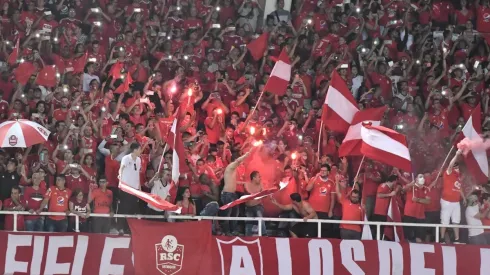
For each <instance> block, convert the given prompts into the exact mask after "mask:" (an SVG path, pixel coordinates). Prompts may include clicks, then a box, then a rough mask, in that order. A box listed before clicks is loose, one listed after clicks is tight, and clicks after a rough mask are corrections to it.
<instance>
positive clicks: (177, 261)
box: [155, 235, 184, 275]
mask: <svg viewBox="0 0 490 275" xmlns="http://www.w3.org/2000/svg"><path fill="white" fill-rule="evenodd" d="M155 255H156V265H157V266H156V267H157V269H158V271H160V273H162V274H163V275H174V274H177V273H178V272H179V271H180V270H181V269H182V263H183V261H184V246H183V245H181V244H179V243H178V242H177V238H175V237H174V236H172V235H167V236H165V237H163V239H162V242H161V243H157V244H155Z"/></svg>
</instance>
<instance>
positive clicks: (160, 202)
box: [119, 182, 182, 213]
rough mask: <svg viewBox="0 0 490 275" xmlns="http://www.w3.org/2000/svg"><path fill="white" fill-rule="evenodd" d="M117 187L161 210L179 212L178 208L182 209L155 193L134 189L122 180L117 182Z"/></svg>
mask: <svg viewBox="0 0 490 275" xmlns="http://www.w3.org/2000/svg"><path fill="white" fill-rule="evenodd" d="M119 189H121V190H122V191H124V192H126V193H128V194H131V195H133V196H136V197H138V198H140V199H142V200H144V201H145V202H147V203H149V204H150V205H151V206H153V207H155V208H157V209H160V210H163V211H171V212H176V213H180V210H181V209H182V207H178V206H177V205H174V204H171V203H170V202H168V201H166V200H165V199H163V198H161V197H160V196H158V195H156V194H150V193H147V192H143V191H141V190H138V189H134V188H133V187H131V186H129V185H127V184H125V183H122V182H120V183H119Z"/></svg>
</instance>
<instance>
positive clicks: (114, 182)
mask: <svg viewBox="0 0 490 275" xmlns="http://www.w3.org/2000/svg"><path fill="white" fill-rule="evenodd" d="M120 166H121V163H120V162H119V161H117V160H115V159H113V158H112V156H110V155H109V156H106V157H105V177H106V179H107V186H109V187H117V186H118V185H119V179H118V178H117V176H118V174H119V167H120Z"/></svg>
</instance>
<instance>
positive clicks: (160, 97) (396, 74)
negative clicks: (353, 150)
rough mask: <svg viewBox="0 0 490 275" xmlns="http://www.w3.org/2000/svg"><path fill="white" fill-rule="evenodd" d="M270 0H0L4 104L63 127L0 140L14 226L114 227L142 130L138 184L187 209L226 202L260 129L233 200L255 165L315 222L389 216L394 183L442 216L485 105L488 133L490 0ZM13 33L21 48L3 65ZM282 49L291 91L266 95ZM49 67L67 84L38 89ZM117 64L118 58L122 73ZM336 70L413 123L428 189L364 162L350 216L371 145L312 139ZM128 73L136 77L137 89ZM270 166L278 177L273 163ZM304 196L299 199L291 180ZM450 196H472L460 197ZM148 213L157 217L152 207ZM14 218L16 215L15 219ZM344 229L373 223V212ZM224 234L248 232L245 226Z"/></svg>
mask: <svg viewBox="0 0 490 275" xmlns="http://www.w3.org/2000/svg"><path fill="white" fill-rule="evenodd" d="M262 2H263V1H259V2H257V0H195V1H187V0H154V1H148V2H145V1H144V0H141V1H139V0H134V1H123V0H120V1H98V2H97V1H92V2H86V1H78V0H75V1H72V0H59V1H52V0H37V1H33V0H32V1H12V0H1V1H0V4H1V5H0V7H1V9H2V10H1V12H0V21H1V24H0V34H1V36H0V46H1V49H2V52H1V53H0V61H1V62H0V71H1V77H0V99H1V101H0V108H1V110H0V118H1V120H3V121H5V120H11V119H19V118H25V119H30V120H33V121H36V122H38V123H40V124H42V125H44V126H45V127H46V128H48V129H49V130H50V131H52V134H51V136H50V138H49V141H48V142H46V143H45V144H42V145H38V146H34V147H31V148H27V149H25V150H10V149H9V150H4V151H3V152H2V154H0V163H1V164H2V166H1V167H0V169H1V170H2V174H1V178H0V199H1V200H2V201H3V209H4V210H26V211H30V212H31V213H33V215H29V216H25V217H22V216H20V217H19V223H18V226H19V229H21V230H22V229H24V230H30V231H36V230H39V231H41V230H47V231H66V230H72V229H73V228H74V227H73V225H72V224H71V223H69V219H67V218H66V217H64V216H53V217H46V218H45V219H44V218H43V217H40V216H38V215H35V212H40V211H43V210H45V209H47V211H53V212H63V211H66V212H70V211H71V212H72V213H75V214H77V215H80V216H81V217H82V219H81V221H80V229H81V230H82V231H91V232H108V231H109V229H110V228H111V225H110V223H109V222H108V220H107V219H101V218H99V219H97V218H92V217H89V213H91V212H92V213H112V212H116V211H117V208H118V207H120V204H118V197H119V196H118V194H119V193H120V192H118V189H117V185H118V182H119V180H118V169H119V166H120V161H121V159H122V157H123V156H124V155H125V154H127V152H128V150H129V149H130V145H131V144H133V143H135V142H137V143H139V144H141V148H140V149H138V150H140V151H141V156H140V157H141V162H142V163H141V167H142V168H141V173H140V178H141V186H142V188H143V189H145V190H148V191H150V192H152V193H154V194H158V195H161V196H163V197H164V198H167V196H168V199H169V200H170V201H171V202H172V203H177V204H179V205H181V206H183V214H190V215H196V214H198V213H200V212H201V209H202V208H203V207H204V205H206V204H207V202H209V201H216V202H219V203H220V204H222V199H223V198H220V193H219V188H223V185H224V181H223V176H224V171H225V168H226V166H227V165H228V164H230V163H232V162H233V161H234V160H235V159H236V158H237V157H239V156H241V155H243V154H245V152H247V151H248V150H249V148H250V146H251V144H252V143H253V142H254V141H256V140H263V142H264V145H263V146H261V148H260V149H259V152H257V153H256V155H255V158H252V157H249V158H246V159H244V160H240V161H243V162H242V163H241V164H240V166H238V167H237V171H236V173H237V175H236V181H237V187H236V190H235V191H236V193H237V194H236V195H235V196H236V197H238V196H239V195H242V194H244V193H247V191H249V192H250V190H249V189H248V188H245V186H246V185H247V184H248V182H250V181H252V182H256V183H257V182H258V183H259V184H260V180H261V179H260V176H262V179H263V181H264V179H265V178H266V181H264V185H268V186H272V185H274V184H277V183H278V182H279V181H283V182H284V181H286V182H287V181H289V183H290V184H289V187H288V190H289V191H288V194H286V196H283V197H285V198H278V197H276V198H275V199H272V200H271V199H269V198H265V199H263V200H262V201H263V204H264V206H265V214H271V213H273V214H274V215H275V214H278V213H279V211H278V209H279V208H281V209H284V210H296V211H291V212H293V213H296V212H297V214H299V215H300V216H302V217H304V218H308V217H316V216H317V217H319V218H325V219H342V217H343V216H344V217H343V218H344V219H354V220H363V219H364V218H363V215H364V211H365V212H366V214H367V216H368V218H370V219H371V217H376V216H384V217H386V215H387V208H388V203H387V201H388V200H389V199H390V198H391V197H392V196H395V197H397V198H398V201H399V205H400V207H401V209H402V212H403V210H404V217H405V218H407V220H409V221H414V219H415V221H427V222H431V223H439V222H440V220H439V212H440V209H441V204H440V199H441V194H442V193H443V192H442V189H443V186H446V185H447V184H446V182H444V181H445V180H446V178H445V177H444V180H443V176H441V177H439V178H436V175H437V174H438V171H439V169H440V166H441V164H442V161H443V160H444V158H445V156H446V154H447V153H448V151H449V147H450V146H451V145H452V144H453V141H454V140H455V138H456V137H457V134H458V132H459V131H460V130H461V127H462V125H464V123H465V121H466V120H467V119H468V118H469V116H470V114H471V112H472V110H473V109H474V108H475V107H477V106H480V105H481V112H482V114H483V116H482V118H484V119H482V120H483V125H482V126H483V132H484V134H488V132H489V131H490V124H489V122H490V116H488V105H489V99H490V96H489V93H490V89H488V88H487V82H488V81H487V80H488V77H489V76H490V74H489V70H488V65H489V62H488V61H489V60H488V59H489V57H490V49H489V44H488V42H487V41H489V40H488V38H487V36H486V33H487V32H489V33H490V6H489V1H488V0H481V1H479V0H476V1H467V0H460V1H452V2H451V1H448V0H442V1H441V0H420V1H410V0H393V1H389V0H377V1H373V0H371V1H368V0H364V1H362V0H360V1H352V0H351V1H342V0H330V1H321V0H305V1H293V6H292V8H291V12H289V11H287V10H284V9H283V7H284V1H283V0H278V1H277V10H276V11H274V12H272V13H271V14H269V15H268V16H267V17H266V20H265V21H264V22H262V18H263V17H262V16H263V13H264V12H263V8H264V7H263V6H262V5H263V3H262ZM264 32H268V33H269V34H270V36H269V41H268V49H267V50H266V51H265V53H264V56H263V58H261V60H259V61H256V60H254V59H253V58H252V57H251V55H250V53H249V52H248V50H247V47H246V45H247V44H248V43H249V42H250V41H252V40H254V39H256V38H257V36H258V34H261V33H264ZM17 41H19V54H18V56H17V62H15V64H9V62H8V59H9V56H11V52H12V51H14V50H15V48H16V43H17ZM283 48H286V49H287V53H288V55H289V57H290V59H291V61H292V66H293V72H292V75H293V76H294V77H292V78H293V80H292V81H291V85H290V87H289V88H288V90H287V93H286V95H285V96H282V97H280V96H277V95H273V94H270V93H267V92H265V93H264V94H263V96H262V97H261V99H260V102H259V103H258V104H257V100H258V99H259V96H260V95H261V92H262V88H263V87H264V84H265V83H266V82H267V79H268V76H269V74H270V73H271V71H272V68H273V66H274V61H273V60H274V58H271V57H274V56H278V55H279V53H280V52H281V50H282V49H283ZM86 54H87V55H88V58H86V59H83V58H85V57H86V56H85V55H86ZM80 60H83V61H84V62H85V61H86V62H85V63H84V64H83V65H84V72H83V73H82V72H80V73H79V72H77V70H76V69H74V67H75V66H78V64H79V63H80ZM27 62H28V63H32V65H33V66H34V69H35V70H34V73H33V74H32V76H30V79H29V80H28V81H27V83H25V84H21V83H19V81H18V79H17V78H16V74H14V73H13V71H14V68H15V67H16V66H19V65H20V64H23V63H27ZM51 65H55V67H56V72H57V74H56V77H57V83H58V84H57V85H56V86H54V87H47V86H42V85H38V84H39V81H38V80H39V79H40V76H39V75H37V72H38V71H40V70H41V69H42V68H43V67H46V66H51ZM341 65H344V66H341ZM345 65H347V66H345ZM115 66H120V70H119V69H118V70H117V72H116V74H115V73H114V69H113V68H114V67H115ZM118 68H119V67H118ZM334 70H338V72H339V73H340V75H341V76H342V78H344V80H345V81H346V83H347V85H348V87H349V88H350V89H351V91H352V94H353V95H354V97H355V98H356V100H357V102H358V107H359V109H366V108H372V107H380V106H383V105H387V106H388V107H389V108H388V110H387V111H386V113H385V116H384V118H383V121H382V125H383V126H386V127H390V128H393V129H396V130H397V131H399V132H402V133H404V134H406V135H407V139H408V141H409V147H410V154H411V157H412V162H413V164H414V167H413V168H414V171H415V175H417V174H423V175H424V176H425V187H417V188H418V189H419V188H420V189H421V191H420V193H417V195H416V194H415V192H413V194H412V192H411V191H407V192H405V191H404V190H410V187H411V185H410V184H412V183H411V182H412V175H410V174H408V173H404V172H403V171H398V170H397V169H393V168H392V167H390V166H387V165H384V164H381V163H378V162H373V161H370V160H366V161H365V162H364V163H363V168H362V169H361V173H360V175H359V177H358V178H357V182H358V183H359V184H357V185H356V186H357V187H356V189H360V190H359V191H361V192H360V197H359V198H357V200H356V199H355V198H354V199H353V198H351V200H350V201H348V203H349V204H356V205H357V206H355V207H350V208H349V209H353V210H349V211H351V212H352V211H353V212H352V213H350V212H349V213H342V209H344V211H345V209H346V208H348V207H346V206H345V204H347V203H346V202H343V201H341V200H338V199H339V198H337V196H335V194H337V195H340V199H342V198H341V197H342V195H341V193H344V192H343V191H342V190H344V189H345V190H346V189H348V186H352V185H353V182H354V175H355V173H356V171H357V168H358V166H359V163H360V160H361V158H360V157H348V158H339V157H338V152H337V151H338V147H339V144H340V143H342V139H343V136H342V135H341V134H338V133H334V132H330V131H329V130H328V125H324V129H323V134H322V136H321V138H320V139H321V140H318V139H319V132H320V125H321V123H320V120H321V118H320V117H321V112H322V111H321V109H322V105H323V102H324V100H325V95H326V92H327V89H328V84H329V78H330V75H331V72H332V71H334ZM128 77H131V78H132V79H133V83H132V84H131V85H130V86H129V87H125V86H124V85H125V83H126V82H125V79H127V78H128ZM479 104H480V105H479ZM254 106H256V108H254ZM177 115H182V118H181V119H182V121H183V122H182V125H181V127H180V129H179V131H180V132H181V133H182V138H183V140H184V145H185V148H186V153H187V165H188V167H187V168H185V167H184V170H185V169H187V170H188V172H186V173H181V176H180V180H179V190H176V189H177V188H174V189H173V190H174V191H176V192H172V191H169V189H170V171H171V166H172V152H171V151H167V152H165V154H164V152H163V150H164V147H165V141H166V138H167V134H168V132H169V130H170V127H171V125H172V122H173V120H174V118H175V116H177ZM318 143H320V145H319V146H318ZM317 146H318V147H317ZM135 148H136V147H135ZM318 148H319V150H318ZM167 149H168V147H167ZM162 154H164V159H163V160H164V161H163V163H164V164H163V167H162V169H159V164H160V160H161V156H162ZM292 155H294V156H296V158H293V157H292ZM251 159H253V160H254V161H255V160H257V159H261V160H264V162H263V163H264V164H267V165H265V167H262V169H263V170H260V169H255V170H258V171H259V172H260V175H258V174H255V173H252V177H251V176H250V173H251V170H250V169H248V168H247V166H250V165H253V163H252V162H253V161H252V160H251ZM265 160H266V161H265ZM135 165H136V164H135ZM461 166H462V169H461V173H459V172H458V174H457V175H454V174H452V179H449V180H453V182H451V183H448V184H449V185H451V184H452V185H454V186H456V185H458V188H459V189H462V190H463V191H464V196H467V195H468V194H470V193H471V192H472V191H473V186H475V185H476V184H478V183H477V182H475V180H474V179H473V178H472V176H471V174H470V173H468V172H465V171H466V170H465V169H464V165H461ZM135 168H136V166H135ZM181 169H182V167H181ZM272 170H274V171H275V172H274V173H272V174H273V175H272V176H271V173H268V172H267V171H272ZM276 170H277V171H276ZM454 170H456V169H454ZM447 172H448V171H446V170H444V171H443V173H442V175H445V173H447ZM454 173H456V172H454ZM266 175H267V176H266ZM393 175H396V176H393ZM449 180H448V181H449ZM443 182H444V184H443ZM455 183H457V184H455ZM412 185H413V184H412ZM17 186H20V188H19V187H17ZM291 186H294V190H292V191H291V190H290V188H291ZM339 187H340V189H339V190H338V192H336V189H338V188H339ZM445 188H450V189H451V188H453V187H452V186H449V187H445ZM454 188H456V187H454ZM418 189H417V192H419V191H418ZM483 189H485V188H483ZM216 190H218V191H217V192H216ZM283 191H284V190H283ZM283 191H281V192H283ZM295 192H297V193H299V194H300V196H301V199H302V201H303V202H305V201H306V202H309V204H308V203H307V204H304V205H303V206H301V205H302V204H301V203H300V204H295V205H293V206H291V199H290V198H289V195H290V194H291V193H295ZM448 192H449V191H448ZM453 192H454V190H453ZM456 192H459V190H456ZM354 193H356V192H349V194H351V195H346V196H352V194H354ZM444 193H446V192H444ZM449 193H450V192H449ZM345 194H347V193H345ZM419 194H420V196H421V197H420V198H415V197H414V196H418V195H419ZM357 195H358V194H357V193H356V196H357ZM442 196H443V199H444V196H445V195H444V194H442ZM446 196H449V197H451V196H452V197H454V194H449V195H447V194H446ZM236 197H234V196H231V200H233V199H236ZM483 197H484V199H485V200H484V202H482V203H481V204H482V210H481V211H482V212H481V213H482V215H481V219H482V221H483V223H484V224H486V225H490V222H489V221H490V216H488V210H487V208H488V207H489V206H490V203H489V200H488V196H483ZM292 198H293V199H295V200H296V201H297V199H298V198H297V197H296V194H293V196H292ZM426 198H427V199H426ZM301 199H300V200H301ZM229 200H230V198H229V197H227V199H226V202H229ZM455 200H456V202H457V203H458V204H459V203H460V202H459V201H460V197H459V195H457V198H456V199H455ZM296 201H295V202H296ZM359 201H360V203H359ZM463 201H464V200H462V202H461V203H463ZM339 202H342V204H344V205H343V206H341V205H340V204H339ZM259 204H262V203H259ZM274 205H276V206H274ZM298 205H299V206H298ZM308 205H309V206H308ZM483 205H484V206H483ZM249 206H250V207H254V205H248V206H246V207H237V208H236V209H234V211H232V212H233V213H230V212H226V213H225V214H224V215H232V214H233V215H245V214H247V215H249V214H250V213H249V212H250V211H247V209H246V208H247V207H249ZM277 206H279V208H278V207H277ZM244 208H245V209H244ZM354 208H355V209H354ZM298 209H299V210H298ZM302 209H303V210H304V209H309V211H308V210H305V211H306V212H305V211H303V210H302ZM311 209H313V210H314V211H312V210H311ZM255 210H256V211H255ZM255 210H254V211H251V212H252V213H251V214H250V215H251V216H260V215H264V209H263V208H262V209H255ZM139 212H140V213H143V212H145V213H150V214H158V213H162V212H159V211H158V210H156V209H152V208H148V207H147V206H146V204H143V203H142V204H141V209H139ZM477 212H478V211H477ZM312 213H314V214H313V215H311V216H309V214H312ZM361 213H362V214H361ZM220 214H221V213H220ZM315 215H316V216H315ZM361 215H362V216H361ZM346 216H349V217H346ZM463 216H464V215H463ZM378 218H379V217H378ZM452 218H454V217H452ZM453 222H454V220H453ZM247 225H248V224H247ZM3 226H4V228H5V229H6V230H9V229H12V218H11V217H10V216H7V217H6V218H5V221H4V222H3ZM267 227H268V229H270V226H269V225H267ZM341 227H342V226H341ZM343 227H344V229H348V230H351V231H354V232H360V231H361V226H343ZM284 228H288V227H287V226H286V227H283V225H279V226H278V229H277V231H276V233H277V234H280V233H281V232H285V233H287V232H288V230H285V229H284ZM303 229H304V228H303ZM215 231H217V232H222V233H225V234H240V233H243V229H242V227H241V225H240V224H238V225H237V224H236V223H226V224H221V226H217V228H216V230H215ZM246 231H247V234H249V233H250V232H251V231H250V230H246ZM302 231H305V230H302ZM306 231H308V230H306ZM422 231H423V232H422ZM422 231H421V230H416V232H410V231H409V232H408V233H409V234H410V233H414V234H415V235H413V236H406V238H407V239H415V237H416V238H417V240H418V241H421V240H424V241H425V240H427V241H430V240H433V237H434V233H433V231H431V230H422ZM325 232H326V233H325V235H324V236H325V237H334V236H336V235H337V234H338V230H337V229H336V228H335V226H332V227H331V228H327V229H326V230H325ZM291 233H293V234H294V230H293V231H292V232H291ZM303 233H304V232H303ZM351 233H352V232H351ZM481 233H482V234H483V230H481ZM270 234H272V233H270ZM479 234H480V233H479ZM485 234H486V235H487V239H489V238H488V234H489V233H488V232H486V233H485ZM296 235H297V234H296ZM300 235H301V234H300ZM306 235H308V234H306ZM470 235H471V234H470ZM349 236H351V237H352V236H354V237H355V238H357V235H356V234H354V235H352V234H351V235H349ZM426 237H427V238H426ZM483 240H484V239H483ZM453 241H454V239H453ZM455 241H459V237H457V236H456V239H455ZM488 241H490V240H488ZM480 243H481V242H480Z"/></svg>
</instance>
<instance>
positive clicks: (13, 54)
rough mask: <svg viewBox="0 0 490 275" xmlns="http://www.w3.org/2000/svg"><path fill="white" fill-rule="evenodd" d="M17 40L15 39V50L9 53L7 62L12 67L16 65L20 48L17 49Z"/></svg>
mask: <svg viewBox="0 0 490 275" xmlns="http://www.w3.org/2000/svg"><path fill="white" fill-rule="evenodd" d="M19 40H20V39H19V38H17V42H16V43H15V48H14V50H13V51H12V52H11V53H10V55H9V58H8V60H7V62H8V63H9V65H10V66H12V65H14V64H16V63H17V58H19V52H20V50H19V49H20V47H19Z"/></svg>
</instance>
